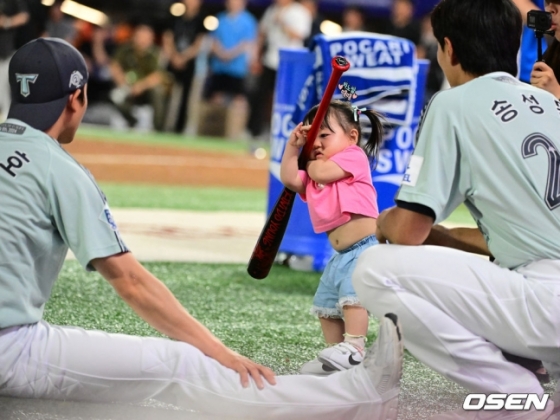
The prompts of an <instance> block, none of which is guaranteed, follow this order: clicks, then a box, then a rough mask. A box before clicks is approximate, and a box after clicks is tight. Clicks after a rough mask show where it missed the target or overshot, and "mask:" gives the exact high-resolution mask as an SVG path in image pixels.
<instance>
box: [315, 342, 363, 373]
mask: <svg viewBox="0 0 560 420" xmlns="http://www.w3.org/2000/svg"><path fill="white" fill-rule="evenodd" d="M317 359H319V361H320V362H322V363H324V364H325V365H327V366H330V367H331V368H333V369H337V370H346V369H350V368H352V367H354V366H357V365H359V364H360V363H362V361H363V360H364V355H363V354H362V353H361V352H360V351H359V350H358V349H357V348H356V347H354V346H353V345H352V344H350V343H346V342H342V343H338V344H336V345H334V346H332V347H327V348H326V349H323V350H321V351H320V352H319V355H318V356H317Z"/></svg>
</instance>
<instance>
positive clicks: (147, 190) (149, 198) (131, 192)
mask: <svg viewBox="0 0 560 420" xmlns="http://www.w3.org/2000/svg"><path fill="white" fill-rule="evenodd" d="M100 186H101V189H102V190H103V192H104V193H105V195H106V196H107V199H108V200H109V204H110V206H111V207H112V208H144V209H166V210H192V211H257V212H264V211H265V210H266V200H267V192H266V191H265V190H260V189H242V188H218V187H182V186H163V185H138V184H117V183H100Z"/></svg>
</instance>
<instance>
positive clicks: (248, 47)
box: [206, 0, 257, 108]
mask: <svg viewBox="0 0 560 420" xmlns="http://www.w3.org/2000/svg"><path fill="white" fill-rule="evenodd" d="M246 5H247V0H226V11H225V12H222V13H220V14H219V15H218V22H219V24H218V28H217V29H216V30H215V31H214V32H212V33H211V39H212V46H211V49H210V50H211V54H212V56H211V58H210V72H211V74H210V77H209V80H208V86H207V90H206V98H207V99H208V100H209V101H210V102H212V103H214V104H220V105H223V104H225V103H226V101H227V100H228V99H233V104H232V106H235V107H244V108H245V107H247V104H246V96H247V92H246V90H245V78H246V77H247V75H248V74H249V62H250V60H252V57H253V55H254V54H255V43H256V39H257V21H256V20H255V18H254V17H253V15H251V14H250V13H249V12H248V11H247V10H245V7H246Z"/></svg>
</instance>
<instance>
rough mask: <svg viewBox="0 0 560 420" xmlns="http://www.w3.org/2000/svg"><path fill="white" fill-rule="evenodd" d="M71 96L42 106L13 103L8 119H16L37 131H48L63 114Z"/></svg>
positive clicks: (41, 104)
mask: <svg viewBox="0 0 560 420" xmlns="http://www.w3.org/2000/svg"><path fill="white" fill-rule="evenodd" d="M69 96H70V95H66V96H64V97H62V98H59V99H55V100H54V101H50V102H45V103H40V104H24V103H14V102H12V104H11V105H10V110H9V112H8V118H15V119H16V120H20V121H23V122H24V123H26V124H27V125H29V126H31V127H33V128H35V129H36V130H40V131H45V130H48V129H49V128H51V127H52V126H53V125H54V123H55V122H56V121H57V120H58V118H59V117H60V115H61V114H62V111H63V110H64V107H65V106H66V103H67V102H68V97H69Z"/></svg>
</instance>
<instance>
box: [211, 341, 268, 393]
mask: <svg viewBox="0 0 560 420" xmlns="http://www.w3.org/2000/svg"><path fill="white" fill-rule="evenodd" d="M216 360H217V361H218V362H220V363H221V364H222V365H224V366H225V367H228V368H230V369H233V370H235V371H236V372H237V373H239V376H240V377H241V385H242V386H243V388H247V387H248V386H249V377H251V378H253V380H254V381H255V384H256V385H257V387H258V388H259V389H263V388H264V381H263V378H264V379H266V381H267V382H268V383H269V384H271V385H276V378H275V375H274V372H273V371H272V369H269V368H267V367H266V366H262V365H259V364H258V363H255V362H253V361H252V360H250V359H248V358H247V357H245V356H241V355H240V354H239V353H237V352H235V351H233V350H231V349H227V351H226V352H225V353H224V354H223V356H221V357H219V358H216Z"/></svg>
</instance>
